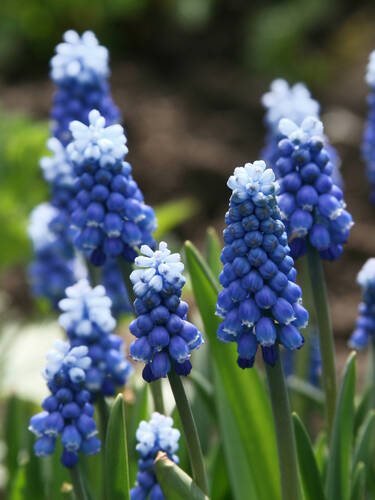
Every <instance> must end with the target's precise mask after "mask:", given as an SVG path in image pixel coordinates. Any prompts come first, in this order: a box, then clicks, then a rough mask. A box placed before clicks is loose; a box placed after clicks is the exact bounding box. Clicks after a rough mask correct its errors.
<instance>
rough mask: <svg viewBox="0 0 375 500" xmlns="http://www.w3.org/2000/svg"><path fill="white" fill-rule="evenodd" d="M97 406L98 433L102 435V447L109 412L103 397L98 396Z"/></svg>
mask: <svg viewBox="0 0 375 500" xmlns="http://www.w3.org/2000/svg"><path fill="white" fill-rule="evenodd" d="M97 406H98V412H99V419H100V432H101V435H102V446H104V444H105V439H106V436H107V425H108V419H109V411H108V406H107V403H106V402H105V399H104V396H102V395H100V396H98V399H97Z"/></svg>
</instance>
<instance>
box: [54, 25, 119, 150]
mask: <svg viewBox="0 0 375 500" xmlns="http://www.w3.org/2000/svg"><path fill="white" fill-rule="evenodd" d="M109 75H110V71H109V54H108V50H107V49H106V48H105V47H103V46H102V45H99V42H98V40H97V38H96V37H95V35H94V33H93V32H92V31H85V32H84V33H83V34H82V36H79V34H78V33H77V32H76V31H73V30H69V31H66V32H65V33H64V35H63V42H62V43H60V44H58V45H57V47H56V54H55V55H54V57H52V59H51V78H52V80H53V82H54V83H55V85H56V87H57V92H56V94H55V96H54V101H53V107H52V112H51V118H52V135H54V136H55V137H56V138H57V139H59V140H60V141H61V142H62V144H63V145H64V146H66V145H67V144H68V143H69V142H70V141H71V139H72V136H71V133H70V131H69V124H70V122H71V121H73V120H79V121H81V122H83V123H87V120H88V114H89V112H90V111H91V110H92V109H98V110H99V111H100V113H101V114H102V115H103V116H105V117H106V120H107V124H108V125H112V124H114V123H117V122H118V121H119V119H120V112H119V110H118V109H117V107H116V106H115V105H114V103H113V101H112V98H111V95H110V88H109V84H108V78H109Z"/></svg>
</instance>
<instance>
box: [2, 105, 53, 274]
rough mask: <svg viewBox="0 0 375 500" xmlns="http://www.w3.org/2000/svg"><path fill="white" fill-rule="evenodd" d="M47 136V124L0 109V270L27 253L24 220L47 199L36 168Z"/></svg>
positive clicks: (23, 257) (25, 256)
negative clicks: (0, 232) (0, 229)
mask: <svg viewBox="0 0 375 500" xmlns="http://www.w3.org/2000/svg"><path fill="white" fill-rule="evenodd" d="M47 135H48V127H47V123H43V122H38V121H35V120H33V119H31V118H28V117H26V116H23V115H13V114H7V113H5V112H4V111H1V110H0V226H1V227H2V237H1V240H0V241H1V243H0V270H2V269H4V268H5V267H8V266H10V265H12V264H15V263H16V262H18V261H25V260H26V258H27V256H28V255H29V253H30V248H29V242H28V239H27V235H26V227H27V220H28V217H29V214H30V212H31V210H32V209H33V208H34V207H35V206H36V205H37V204H38V203H40V202H41V201H43V200H45V199H46V197H47V186H46V185H45V183H44V182H42V175H41V172H40V170H39V168H38V161H39V158H40V157H41V156H42V155H43V154H44V153H45V142H46V139H47Z"/></svg>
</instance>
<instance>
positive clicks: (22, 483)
mask: <svg viewBox="0 0 375 500" xmlns="http://www.w3.org/2000/svg"><path fill="white" fill-rule="evenodd" d="M26 495H27V479H26V467H25V466H24V465H22V466H21V467H19V468H18V470H17V471H16V475H15V478H14V481H13V486H12V490H11V494H10V496H9V498H11V499H12V500H24V499H25V498H26Z"/></svg>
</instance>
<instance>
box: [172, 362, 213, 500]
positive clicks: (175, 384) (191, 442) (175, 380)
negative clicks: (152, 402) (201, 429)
mask: <svg viewBox="0 0 375 500" xmlns="http://www.w3.org/2000/svg"><path fill="white" fill-rule="evenodd" d="M168 378H169V383H170V384H171V388H172V392H173V396H174V399H175V401H176V406H177V410H178V413H179V415H180V419H181V424H182V428H183V430H184V434H185V439H186V444H187V448H188V452H189V458H190V463H191V469H192V473H193V479H194V481H195V482H196V484H197V485H198V486H199V488H200V489H201V490H202V491H203V492H204V493H206V495H208V482H207V476H206V469H205V466H204V460H203V453H202V448H201V443H200V441H199V436H198V431H197V426H196V425H195V421H194V417H193V413H192V411H191V407H190V404H189V401H188V399H187V397H186V393H185V389H184V386H183V384H182V380H181V378H180V376H179V375H177V373H176V372H175V371H174V370H171V371H170V372H169V373H168Z"/></svg>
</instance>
